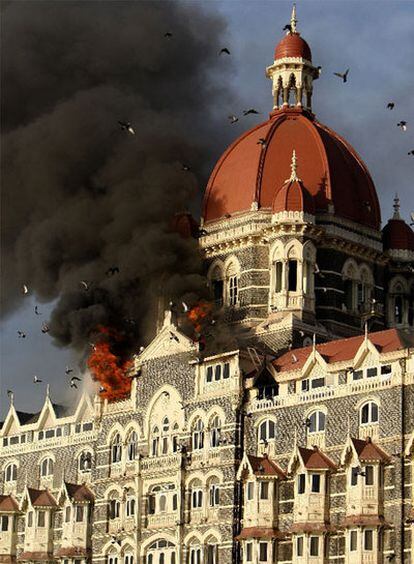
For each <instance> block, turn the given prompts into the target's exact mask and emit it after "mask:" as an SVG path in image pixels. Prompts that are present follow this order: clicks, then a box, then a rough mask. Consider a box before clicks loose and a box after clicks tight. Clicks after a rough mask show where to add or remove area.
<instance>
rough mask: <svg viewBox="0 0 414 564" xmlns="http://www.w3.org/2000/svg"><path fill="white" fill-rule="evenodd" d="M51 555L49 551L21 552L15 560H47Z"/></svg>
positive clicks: (50, 558)
mask: <svg viewBox="0 0 414 564" xmlns="http://www.w3.org/2000/svg"><path fill="white" fill-rule="evenodd" d="M52 559H53V555H52V554H50V553H49V552H22V553H21V554H20V555H19V556H18V557H17V560H35V561H36V562H49V561H50V560H52Z"/></svg>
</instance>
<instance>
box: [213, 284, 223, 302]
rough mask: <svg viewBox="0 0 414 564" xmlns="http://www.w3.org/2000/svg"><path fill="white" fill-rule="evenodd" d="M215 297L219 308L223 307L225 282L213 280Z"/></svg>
mask: <svg viewBox="0 0 414 564" xmlns="http://www.w3.org/2000/svg"><path fill="white" fill-rule="evenodd" d="M212 285H213V297H214V301H215V303H216V305H217V306H222V305H223V290H224V283H223V280H213V283H212Z"/></svg>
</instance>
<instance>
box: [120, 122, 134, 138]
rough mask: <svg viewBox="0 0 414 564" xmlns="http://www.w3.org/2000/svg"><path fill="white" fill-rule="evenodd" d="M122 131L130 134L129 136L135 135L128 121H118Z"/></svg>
mask: <svg viewBox="0 0 414 564" xmlns="http://www.w3.org/2000/svg"><path fill="white" fill-rule="evenodd" d="M118 123H119V125H120V127H121V129H122V131H126V132H127V133H130V134H131V135H135V130H134V128H133V127H132V125H131V124H130V123H129V121H118Z"/></svg>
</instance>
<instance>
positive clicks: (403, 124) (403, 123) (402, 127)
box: [397, 121, 407, 131]
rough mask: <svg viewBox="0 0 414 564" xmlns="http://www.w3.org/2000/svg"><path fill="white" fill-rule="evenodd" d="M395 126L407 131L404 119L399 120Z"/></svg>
mask: <svg viewBox="0 0 414 564" xmlns="http://www.w3.org/2000/svg"><path fill="white" fill-rule="evenodd" d="M397 127H400V128H401V131H407V122H406V121H400V122H398V123H397Z"/></svg>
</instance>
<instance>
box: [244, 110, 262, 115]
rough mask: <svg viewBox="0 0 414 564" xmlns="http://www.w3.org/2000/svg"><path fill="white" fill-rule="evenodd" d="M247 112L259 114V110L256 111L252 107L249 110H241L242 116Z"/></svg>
mask: <svg viewBox="0 0 414 564" xmlns="http://www.w3.org/2000/svg"><path fill="white" fill-rule="evenodd" d="M249 114H260V112H258V111H257V110H255V109H254V108H250V110H243V115H244V116H248V115H249Z"/></svg>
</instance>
